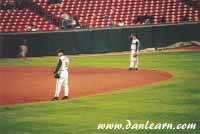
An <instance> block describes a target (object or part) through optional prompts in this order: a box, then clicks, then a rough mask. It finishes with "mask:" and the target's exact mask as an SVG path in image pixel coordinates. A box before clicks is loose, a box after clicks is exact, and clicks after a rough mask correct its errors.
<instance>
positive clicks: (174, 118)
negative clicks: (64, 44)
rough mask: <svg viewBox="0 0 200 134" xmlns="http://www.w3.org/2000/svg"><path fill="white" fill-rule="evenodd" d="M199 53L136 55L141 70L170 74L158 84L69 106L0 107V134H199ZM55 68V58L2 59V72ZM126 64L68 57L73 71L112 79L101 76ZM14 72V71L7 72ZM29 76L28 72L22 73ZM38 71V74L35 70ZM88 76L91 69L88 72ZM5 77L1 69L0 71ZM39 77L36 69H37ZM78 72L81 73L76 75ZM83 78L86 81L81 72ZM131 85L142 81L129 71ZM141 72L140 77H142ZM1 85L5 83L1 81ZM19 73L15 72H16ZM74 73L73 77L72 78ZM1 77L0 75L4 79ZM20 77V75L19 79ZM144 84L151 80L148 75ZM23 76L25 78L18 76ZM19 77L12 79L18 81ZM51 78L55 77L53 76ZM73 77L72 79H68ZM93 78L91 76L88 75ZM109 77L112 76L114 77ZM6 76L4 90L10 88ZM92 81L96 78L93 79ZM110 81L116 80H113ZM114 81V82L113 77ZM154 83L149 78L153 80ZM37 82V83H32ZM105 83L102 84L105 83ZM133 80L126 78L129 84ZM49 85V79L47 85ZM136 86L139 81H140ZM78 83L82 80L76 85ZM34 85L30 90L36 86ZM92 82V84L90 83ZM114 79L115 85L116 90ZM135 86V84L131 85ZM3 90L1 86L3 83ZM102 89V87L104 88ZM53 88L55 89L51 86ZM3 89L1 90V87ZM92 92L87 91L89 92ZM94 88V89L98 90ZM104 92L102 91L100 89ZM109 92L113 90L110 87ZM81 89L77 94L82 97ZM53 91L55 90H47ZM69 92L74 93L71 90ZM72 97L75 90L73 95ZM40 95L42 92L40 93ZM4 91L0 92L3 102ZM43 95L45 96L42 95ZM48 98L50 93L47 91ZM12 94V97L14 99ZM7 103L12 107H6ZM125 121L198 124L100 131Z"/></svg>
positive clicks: (123, 59) (118, 59)
mask: <svg viewBox="0 0 200 134" xmlns="http://www.w3.org/2000/svg"><path fill="white" fill-rule="evenodd" d="M199 59H200V53H199V52H198V51H197V52H158V53H142V54H140V70H141V71H145V70H150V71H152V70H156V72H162V73H167V74H170V77H168V78H164V79H163V80H162V81H157V82H155V83H154V82H153V83H148V82H147V83H146V84H144V85H138V86H134V85H129V86H124V85H123V86H122V85H121V88H120V89H118V88H116V87H115V89H116V90H109V89H106V90H105V91H104V92H95V94H93V93H92V94H89V93H88V94H85V95H83V96H80V95H76V93H75V92H74V97H72V98H71V99H69V100H67V101H56V102H51V101H47V100H46V101H40V100H39V101H36V102H32V103H24V104H23V103H20V104H15V105H13V104H12V105H1V106H0V133H1V134H80V133H82V134H134V133H136V134H161V133H163V134H199V133H200V114H199V113H200V112H199V111H200V62H199ZM56 63H57V58H56V57H41V58H28V59H0V66H1V67H0V68H5V67H6V68H9V69H10V70H12V71H15V72H17V71H16V70H18V71H19V72H22V71H23V70H20V67H23V68H24V67H27V68H30V67H36V68H37V67H39V68H48V69H46V70H45V69H42V71H43V73H42V74H45V71H46V73H47V74H49V76H50V74H51V68H53V67H55V64H56ZM128 65H129V54H116V55H99V56H70V67H71V68H73V70H72V74H71V75H73V71H74V72H76V68H78V69H80V68H95V69H108V70H109V69H112V70H113V69H114V70H116V71H114V73H115V74H109V73H107V72H106V71H105V73H104V72H102V74H103V75H104V76H102V77H100V78H103V77H107V75H113V76H114V77H116V76H117V77H120V78H121V79H123V76H122V75H117V73H118V72H120V71H119V70H121V71H122V72H123V71H124V72H125V70H127V67H128ZM10 70H9V72H10V73H12V71H10ZM26 71H27V70H26ZM39 71H41V70H39ZM87 71H88V73H89V72H90V71H92V69H88V70H87ZM4 72H5V70H4ZM36 72H37V69H36ZM38 73H39V74H40V75H39V77H38V81H39V82H38V83H42V84H47V85H48V83H49V81H48V80H47V77H46V76H45V77H44V78H43V75H41V72H38ZM76 73H79V72H76ZM80 73H82V74H83V76H81V78H82V80H83V81H84V76H85V77H87V73H85V72H84V73H83V72H80ZM125 73H126V75H127V77H126V81H129V78H130V77H129V75H131V76H132V77H134V79H135V80H138V79H140V75H137V74H136V73H132V72H128V71H126V72H125ZM141 73H142V72H141ZM2 74H3V72H1V81H4V82H5V77H2ZM16 74H17V73H16ZM74 74H75V73H74ZM4 75H5V74H3V76H4ZM18 75H19V74H18ZM148 75H149V76H148V79H151V75H154V74H151V73H150V74H148ZM22 76H24V77H27V75H22ZM22 76H21V75H19V76H17V75H15V77H12V78H10V79H12V80H13V79H16V80H18V79H21V78H23V77H22ZM51 77H53V76H51ZM71 77H73V76H71ZM90 77H91V78H92V76H90ZM112 78H113V77H112ZM10 79H9V78H7V77H6V81H7V82H6V84H7V86H11V85H13V81H12V80H11V81H9V80H10ZM94 79H95V78H94ZM113 79H114V78H113ZM115 79H116V78H115ZM152 79H153V78H152ZM36 80H37V79H36ZM109 80H110V81H112V79H109V78H108V79H107V80H106V81H107V82H108V83H109ZM131 80H132V79H130V81H131ZM23 81H24V83H29V82H30V81H29V78H28V77H27V78H25V79H24V80H23ZM51 81H52V80H51ZM138 81H140V80H138ZM80 82H81V80H80ZM38 83H36V84H35V85H34V87H35V88H36V87H37V84H38ZM93 83H94V82H92V81H91V84H93ZM117 83H118V80H115V83H112V84H111V85H113V84H114V85H115V84H117ZM129 84H134V83H129ZM1 85H4V88H6V86H5V83H1ZM73 85H74V87H75V88H76V86H75V85H79V86H78V87H79V89H80V88H81V87H84V82H82V83H81V84H80V83H79V82H74V84H73ZM102 85H103V83H102ZM53 86H54V84H53ZM1 88H2V87H1ZM90 88H91V87H90ZM95 88H97V89H98V84H97V87H95ZM102 88H104V87H102ZM112 88H113V87H112ZM31 89H32V87H30V88H27V89H26V90H29V92H31V93H32V94H33V95H34V94H38V92H39V91H37V92H36V91H32V90H31ZM84 89H86V87H84V88H83V90H82V91H81V90H80V91H81V92H84ZM9 90H11V91H10V93H12V92H13V94H12V96H13V97H14V98H15V97H16V96H17V94H15V93H17V92H18V91H20V89H19V88H17V87H16V88H12V89H9ZM48 90H51V91H52V92H54V87H52V88H51V89H48ZM70 90H73V88H72V89H70ZM72 92H73V91H72ZM42 93H43V92H42ZM2 94H4V93H3V91H2V90H1V99H0V101H3V100H2ZM43 94H45V92H44V93H43ZM47 94H49V93H48V92H47ZM15 95H16V96H15ZM36 96H37V95H36ZM11 99H12V98H11ZM10 104H11V103H10ZM126 120H131V121H132V122H134V123H145V122H146V121H150V122H153V123H165V122H167V123H173V124H174V125H176V124H180V123H183V124H184V123H196V124H197V126H196V128H195V129H193V130H186V129H185V130H177V129H176V130H168V129H163V130H131V129H127V130H125V129H121V130H99V129H97V125H98V124H99V123H122V124H126Z"/></svg>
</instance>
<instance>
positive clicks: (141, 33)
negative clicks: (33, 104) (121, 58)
mask: <svg viewBox="0 0 200 134" xmlns="http://www.w3.org/2000/svg"><path fill="white" fill-rule="evenodd" d="M132 32H134V33H136V34H137V36H138V38H139V39H140V41H141V47H140V49H144V48H152V47H154V48H157V47H164V46H167V45H169V44H172V43H175V42H179V41H190V40H198V41H200V23H198V22H197V23H187V24H173V25H172V24H168V25H156V26H155V25H148V26H135V27H120V28H106V29H82V30H68V31H51V32H26V33H1V34H0V57H16V56H17V53H18V52H19V45H21V44H22V43H23V39H26V40H27V42H28V47H29V56H51V55H55V51H56V50H57V49H58V48H63V49H64V50H65V52H66V54H83V53H106V52H116V51H127V50H129V48H130V45H129V41H128V37H129V35H130V34H131V33H132Z"/></svg>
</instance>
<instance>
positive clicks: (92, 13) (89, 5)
mask: <svg viewBox="0 0 200 134" xmlns="http://www.w3.org/2000/svg"><path fill="white" fill-rule="evenodd" d="M32 1H33V3H35V4H36V5H37V6H39V7H41V8H42V11H43V12H44V13H45V14H47V15H51V16H52V18H53V19H56V20H59V19H60V16H61V14H63V12H67V13H68V14H70V15H72V16H76V18H78V21H79V23H81V24H83V25H86V26H88V27H91V28H92V27H94V24H95V27H98V26H99V27H107V26H109V24H110V23H111V22H113V21H115V23H118V22H119V21H123V22H124V23H125V25H135V24H136V23H135V22H134V20H136V19H137V17H138V16H141V15H146V14H148V15H153V16H154V24H157V23H160V22H161V21H160V18H161V17H166V22H167V23H178V22H180V21H181V18H182V17H184V16H187V17H188V21H200V11H199V10H197V9H194V8H193V7H189V6H188V5H185V4H184V3H182V1H181V0H162V1H161V0H63V2H62V3H61V4H56V5H49V4H48V3H47V0H32ZM104 16H107V18H108V19H101V18H103V17H104Z"/></svg>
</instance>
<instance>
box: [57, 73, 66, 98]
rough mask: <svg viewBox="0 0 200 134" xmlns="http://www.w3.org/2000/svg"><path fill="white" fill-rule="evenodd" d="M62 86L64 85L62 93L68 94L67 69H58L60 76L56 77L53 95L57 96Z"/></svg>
mask: <svg viewBox="0 0 200 134" xmlns="http://www.w3.org/2000/svg"><path fill="white" fill-rule="evenodd" d="M62 86H63V87H64V94H65V96H68V94H69V86H68V71H67V70H66V71H60V78H58V79H56V91H55V97H59V95H60V91H61V88H62Z"/></svg>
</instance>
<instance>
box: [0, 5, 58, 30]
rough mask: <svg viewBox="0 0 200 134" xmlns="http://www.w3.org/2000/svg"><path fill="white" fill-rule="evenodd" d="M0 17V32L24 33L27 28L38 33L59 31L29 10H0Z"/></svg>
mask: <svg viewBox="0 0 200 134" xmlns="http://www.w3.org/2000/svg"><path fill="white" fill-rule="evenodd" d="M0 17H1V20H0V32H25V31H27V30H28V27H34V28H35V29H37V30H38V31H44V30H45V31H46V30H60V28H59V27H57V26H56V25H54V24H52V23H51V22H49V21H47V20H46V19H44V18H43V17H41V16H39V15H37V14H36V13H35V12H33V11H32V10H30V9H26V10H0Z"/></svg>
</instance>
